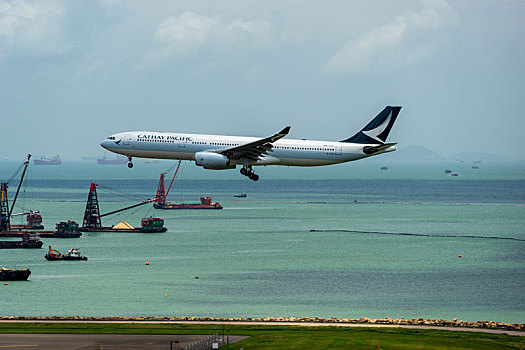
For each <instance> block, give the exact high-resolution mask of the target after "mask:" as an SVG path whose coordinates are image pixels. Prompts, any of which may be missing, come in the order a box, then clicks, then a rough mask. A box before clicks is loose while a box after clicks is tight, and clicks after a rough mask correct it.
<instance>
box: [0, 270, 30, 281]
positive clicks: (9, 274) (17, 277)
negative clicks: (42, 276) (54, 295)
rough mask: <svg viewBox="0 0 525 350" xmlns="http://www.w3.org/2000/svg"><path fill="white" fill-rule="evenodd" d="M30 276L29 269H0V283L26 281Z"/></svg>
mask: <svg viewBox="0 0 525 350" xmlns="http://www.w3.org/2000/svg"><path fill="white" fill-rule="evenodd" d="M29 275H31V270H29V269H6V268H5V267H2V268H0V281H26V280H27V279H28V278H29Z"/></svg>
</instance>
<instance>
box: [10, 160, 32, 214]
mask: <svg viewBox="0 0 525 350" xmlns="http://www.w3.org/2000/svg"><path fill="white" fill-rule="evenodd" d="M30 158H31V154H28V155H27V160H26V161H25V162H24V171H23V172H22V177H21V178H20V182H19V183H18V188H17V189H16V194H15V198H14V199H13V204H11V210H9V216H11V213H12V212H13V209H14V207H15V203H16V198H17V197H18V192H20V187H21V186H22V182H23V181H24V175H25V174H26V170H27V166H28V165H29V159H30Z"/></svg>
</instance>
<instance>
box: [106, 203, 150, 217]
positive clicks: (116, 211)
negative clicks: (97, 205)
mask: <svg viewBox="0 0 525 350" xmlns="http://www.w3.org/2000/svg"><path fill="white" fill-rule="evenodd" d="M153 201H154V200H153V199H148V200H147V201H146V202H142V203H139V204H134V205H130V206H129V207H125V208H122V209H117V210H113V211H110V212H109V213H106V214H102V215H100V216H99V217H104V216H108V215H111V214H116V213H120V212H121V211H124V210H128V209H131V208H135V207H139V206H141V205H144V204H148V203H151V202H153Z"/></svg>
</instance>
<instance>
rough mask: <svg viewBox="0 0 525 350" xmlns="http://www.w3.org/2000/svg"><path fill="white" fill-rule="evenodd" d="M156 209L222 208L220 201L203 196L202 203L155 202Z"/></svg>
mask: <svg viewBox="0 0 525 350" xmlns="http://www.w3.org/2000/svg"><path fill="white" fill-rule="evenodd" d="M153 208H155V209H222V205H221V203H219V202H212V201H211V197H209V196H206V197H201V202H200V203H170V202H163V203H159V202H155V203H153Z"/></svg>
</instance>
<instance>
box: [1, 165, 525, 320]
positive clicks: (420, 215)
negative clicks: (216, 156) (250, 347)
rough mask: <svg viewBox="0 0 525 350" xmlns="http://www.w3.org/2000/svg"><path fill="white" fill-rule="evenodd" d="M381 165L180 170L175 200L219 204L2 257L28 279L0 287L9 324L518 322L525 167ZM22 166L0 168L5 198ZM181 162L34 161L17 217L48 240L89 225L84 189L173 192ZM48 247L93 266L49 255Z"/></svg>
mask: <svg viewBox="0 0 525 350" xmlns="http://www.w3.org/2000/svg"><path fill="white" fill-rule="evenodd" d="M386 159H387V158H386V157H385V158H383V159H381V160H379V161H372V160H362V161H360V162H353V163H348V164H342V165H337V166H331V167H322V168H285V167H267V168H260V169H257V172H258V174H259V175H260V176H261V180H259V181H258V182H253V181H250V180H249V179H247V178H245V177H243V176H241V175H240V174H239V173H238V171H235V170H229V171H206V170H202V169H199V168H197V167H195V165H194V164H191V163H184V162H183V163H182V164H183V165H182V166H181V169H180V170H179V173H178V174H177V177H176V178H175V181H174V183H173V185H172V188H171V191H170V194H169V196H168V200H169V201H172V202H177V201H184V202H190V203H196V202H199V197H201V196H211V197H212V200H213V201H214V202H220V203H221V204H222V206H223V207H224V209H223V210H158V209H153V207H152V205H151V204H146V205H142V206H139V207H136V208H133V209H130V210H126V211H123V212H120V213H118V214H114V215H109V216H105V217H103V218H102V224H103V225H104V226H111V225H115V224H117V223H119V222H121V221H125V222H127V223H129V224H130V225H132V226H139V225H140V220H141V218H144V217H149V216H155V217H160V218H163V219H164V220H165V226H166V227H167V229H168V231H167V232H163V233H122V232H115V233H110V232H89V233H84V234H83V235H82V237H80V238H70V239H59V238H54V239H50V238H42V240H43V242H44V245H43V248H42V249H3V250H0V266H4V267H8V268H10V267H17V268H29V269H30V270H31V272H32V274H31V276H30V278H29V280H28V281H16V282H9V283H8V284H7V285H6V284H4V283H2V285H0V315H2V316H7V315H9V316H16V315H23V316H53V315H62V316H130V317H131V316H195V317H206V316H210V317H279V316H283V317H324V318H330V317H337V318H361V317H370V318H385V317H391V318H405V319H412V318H429V319H440V318H443V319H447V320H452V319H454V318H457V319H460V320H467V321H478V320H490V321H501V322H511V323H516V322H518V323H521V322H525V292H524V290H525V162H523V161H521V162H520V161H501V162H481V161H478V162H476V163H473V162H467V161H456V160H454V161H448V162H390V163H388V162H387V161H386ZM20 164H21V162H16V161H5V160H4V161H0V179H1V181H8V180H9V200H10V202H11V201H12V200H13V198H14V195H15V192H16V189H17V186H18V182H19V180H20V174H21V170H22V169H21V168H20ZM175 165H176V162H173V161H171V162H168V161H158V162H151V161H150V162H145V161H140V160H138V161H136V162H135V166H134V168H133V169H128V168H127V167H126V165H125V164H124V165H97V164H96V162H95V161H93V160H91V161H70V162H68V161H63V163H62V164H61V165H59V166H34V165H33V164H30V165H29V167H28V171H27V173H26V176H25V178H24V181H23V183H22V185H21V187H20V194H19V196H18V199H17V203H16V205H15V208H14V209H13V213H18V212H24V211H26V210H39V211H40V212H41V214H42V216H43V223H44V226H45V229H46V230H48V229H49V230H53V229H54V228H55V225H56V223H58V222H61V221H67V220H74V221H76V222H78V223H82V219H83V215H84V210H85V206H86V200H87V197H88V191H89V187H90V183H91V182H94V183H96V184H97V185H98V187H97V192H98V200H99V206H100V211H101V213H108V212H110V211H113V210H117V209H120V208H124V207H126V206H131V205H134V204H137V203H141V202H143V201H145V200H147V199H150V198H154V197H155V192H156V190H157V185H158V181H159V175H160V173H161V172H166V173H167V174H166V188H167V187H168V186H169V182H170V181H171V177H172V175H173V172H174V166H175ZM382 166H386V167H387V170H381V167H382ZM473 167H474V168H473ZM446 169H450V170H452V171H453V172H457V173H458V175H459V176H450V175H448V174H445V170H446ZM240 194H246V197H245V198H239V197H235V196H236V195H240ZM24 220H25V218H24V216H23V215H21V216H17V217H14V218H13V219H12V224H20V223H23V222H24ZM0 239H2V240H9V239H10V238H0ZM48 246H52V247H53V248H54V249H57V250H59V251H61V252H66V251H67V250H68V249H71V248H78V249H79V250H80V251H81V253H82V254H83V255H86V256H87V257H88V260H87V261H47V260H45V259H44V255H45V254H46V252H47V249H48ZM147 262H148V263H149V264H146V263H147Z"/></svg>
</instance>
